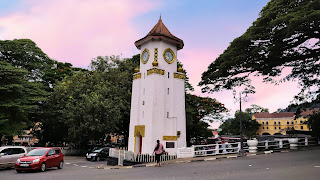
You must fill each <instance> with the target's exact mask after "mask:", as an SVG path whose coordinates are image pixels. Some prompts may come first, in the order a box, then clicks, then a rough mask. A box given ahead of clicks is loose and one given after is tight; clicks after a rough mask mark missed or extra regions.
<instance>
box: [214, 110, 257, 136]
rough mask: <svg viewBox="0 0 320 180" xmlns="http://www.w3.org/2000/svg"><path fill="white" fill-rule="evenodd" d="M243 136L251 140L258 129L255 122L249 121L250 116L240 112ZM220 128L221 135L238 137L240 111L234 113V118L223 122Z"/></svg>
mask: <svg viewBox="0 0 320 180" xmlns="http://www.w3.org/2000/svg"><path fill="white" fill-rule="evenodd" d="M241 120H242V128H243V134H244V136H246V137H247V138H251V137H253V136H255V135H256V132H257V130H258V128H259V126H260V125H259V123H258V122H257V121H255V120H251V115H250V114H249V113H246V112H241ZM220 128H221V129H222V132H221V134H225V135H239V134H240V111H236V113H235V118H230V119H228V120H227V121H225V122H224V123H223V124H222V125H221V126H220Z"/></svg>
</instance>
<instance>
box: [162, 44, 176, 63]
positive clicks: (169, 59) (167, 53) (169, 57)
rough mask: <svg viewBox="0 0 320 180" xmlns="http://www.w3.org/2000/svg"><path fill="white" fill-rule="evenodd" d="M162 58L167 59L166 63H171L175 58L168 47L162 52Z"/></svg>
mask: <svg viewBox="0 0 320 180" xmlns="http://www.w3.org/2000/svg"><path fill="white" fill-rule="evenodd" d="M163 58H164V60H166V61H167V63H169V64H171V63H173V62H174V60H175V55H174V52H173V51H172V50H171V49H170V48H168V49H166V50H165V51H164V53H163Z"/></svg>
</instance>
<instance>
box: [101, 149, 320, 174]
mask: <svg viewBox="0 0 320 180" xmlns="http://www.w3.org/2000/svg"><path fill="white" fill-rule="evenodd" d="M313 149H320V146H308V147H299V149H298V150H291V149H282V150H268V151H258V152H257V153H247V154H246V155H244V156H241V155H238V154H236V153H235V154H225V155H213V156H203V157H191V158H179V159H173V160H169V161H162V162H161V164H162V165H166V164H178V163H192V162H200V161H216V160H221V159H231V158H245V157H250V156H259V155H264V154H272V153H290V152H297V151H308V150H313ZM155 165H156V163H155V162H152V163H144V164H137V165H132V166H108V165H105V164H101V165H98V166H96V168H97V169H130V168H139V167H152V166H155Z"/></svg>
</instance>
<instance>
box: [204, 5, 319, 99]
mask: <svg viewBox="0 0 320 180" xmlns="http://www.w3.org/2000/svg"><path fill="white" fill-rule="evenodd" d="M319 31H320V1H319V0H271V1H270V2H269V3H268V4H267V5H266V6H265V7H264V8H263V9H262V10H261V12H260V14H259V18H258V19H257V20H256V21H255V22H253V24H252V26H251V27H250V28H249V29H247V31H246V32H245V33H244V34H243V35H242V36H240V37H238V38H236V39H235V40H234V41H233V42H232V43H231V44H230V45H229V47H228V48H227V49H226V50H225V51H224V52H223V53H222V54H221V55H220V56H219V57H218V58H217V59H216V60H215V61H214V62H212V63H211V64H210V65H209V67H208V70H207V71H205V72H204V73H203V74H202V80H201V82H200V83H199V85H201V86H203V89H202V90H203V92H213V91H219V90H221V89H232V88H234V87H236V86H242V85H243V86H246V87H247V88H249V89H250V90H251V91H254V87H253V86H252V85H251V80H250V78H251V77H252V76H250V75H254V76H262V77H263V81H264V82H272V83H281V82H284V81H289V80H297V81H298V82H299V84H300V85H301V87H302V91H301V92H302V93H303V92H305V91H308V92H309V93H311V94H312V95H311V96H312V98H313V100H315V99H318V100H320V96H319V94H320V90H319V84H320V79H319V75H320V71H319V69H320V39H319V37H320V32H319ZM285 69H286V70H287V71H291V72H290V73H289V74H285V72H284V70H285ZM279 76H280V79H277V77H278V78H279ZM314 87H315V88H314ZM299 97H302V96H299ZM297 98H298V96H297Z"/></svg>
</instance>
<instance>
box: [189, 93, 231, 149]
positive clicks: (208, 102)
mask: <svg viewBox="0 0 320 180" xmlns="http://www.w3.org/2000/svg"><path fill="white" fill-rule="evenodd" d="M227 111H228V110H227V109H226V108H225V107H224V104H222V103H220V102H218V101H217V100H216V99H213V98H209V97H206V98H204V97H200V96H196V95H192V94H188V93H187V94H186V118H187V119H186V121H187V122H186V123H187V143H190V139H191V138H199V137H210V136H213V134H212V132H211V130H210V129H208V126H209V125H208V123H207V122H205V121H204V120H209V121H210V119H213V116H215V117H217V116H219V114H221V113H223V112H227ZM188 145H189V144H188Z"/></svg>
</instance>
